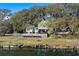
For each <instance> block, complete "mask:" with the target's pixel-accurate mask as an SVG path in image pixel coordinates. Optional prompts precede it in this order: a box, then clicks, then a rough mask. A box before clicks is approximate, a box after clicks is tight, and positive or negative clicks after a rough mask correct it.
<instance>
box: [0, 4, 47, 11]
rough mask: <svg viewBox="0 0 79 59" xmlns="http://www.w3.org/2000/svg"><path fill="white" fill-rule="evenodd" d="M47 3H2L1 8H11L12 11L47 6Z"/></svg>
mask: <svg viewBox="0 0 79 59" xmlns="http://www.w3.org/2000/svg"><path fill="white" fill-rule="evenodd" d="M46 5H47V3H0V8H1V9H2V8H4V9H9V10H11V11H12V13H14V12H17V11H21V10H22V9H28V8H31V7H33V6H46Z"/></svg>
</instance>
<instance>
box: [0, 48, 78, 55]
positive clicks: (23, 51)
mask: <svg viewBox="0 0 79 59" xmlns="http://www.w3.org/2000/svg"><path fill="white" fill-rule="evenodd" d="M78 55H79V50H74V51H71V50H68V49H66V50H65V49H16V50H3V49H0V56H78Z"/></svg>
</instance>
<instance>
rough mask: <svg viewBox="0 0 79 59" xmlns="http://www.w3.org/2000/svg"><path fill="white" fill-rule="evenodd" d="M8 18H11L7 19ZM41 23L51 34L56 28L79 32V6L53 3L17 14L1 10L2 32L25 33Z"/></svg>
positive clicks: (0, 24)
mask: <svg viewBox="0 0 79 59" xmlns="http://www.w3.org/2000/svg"><path fill="white" fill-rule="evenodd" d="M6 16H8V17H10V18H5V17H6ZM6 19H7V20H6ZM41 21H44V23H43V22H41ZM40 22H41V25H44V26H46V27H48V28H49V32H50V33H51V32H53V28H55V27H61V28H62V27H63V28H65V27H67V26H69V27H70V28H71V29H73V31H76V32H79V4H78V3H73V4H70V3H61V4H60V3H59V4H58V3H53V4H48V6H41V7H40V6H35V7H32V8H30V9H23V10H22V11H18V12H16V13H15V14H12V13H11V11H10V10H8V9H0V32H5V33H13V32H14V31H16V32H19V33H23V32H25V29H26V28H29V27H30V26H32V25H37V24H39V23H40Z"/></svg>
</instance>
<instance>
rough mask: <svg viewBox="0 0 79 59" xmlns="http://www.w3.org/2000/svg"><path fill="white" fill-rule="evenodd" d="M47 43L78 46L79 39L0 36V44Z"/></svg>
mask: <svg viewBox="0 0 79 59" xmlns="http://www.w3.org/2000/svg"><path fill="white" fill-rule="evenodd" d="M9 44H11V45H18V44H23V45H30V46H32V45H45V44H47V45H49V46H54V45H56V46H59V45H60V46H79V40H77V39H76V38H73V39H70V38H69V39H67V38H57V39H56V38H54V37H49V38H27V37H16V36H3V37H0V45H9Z"/></svg>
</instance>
